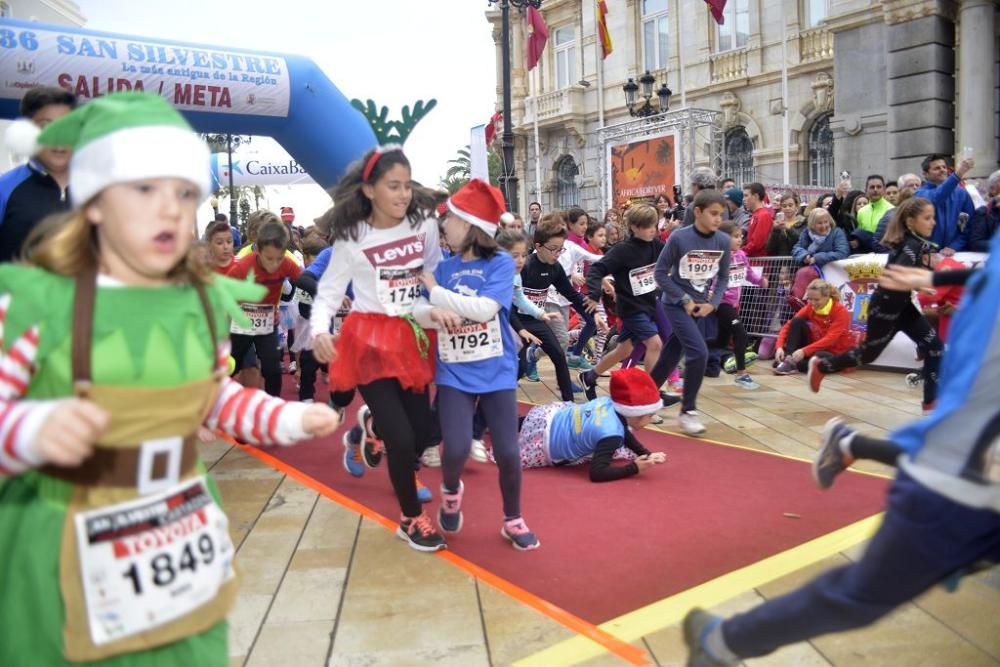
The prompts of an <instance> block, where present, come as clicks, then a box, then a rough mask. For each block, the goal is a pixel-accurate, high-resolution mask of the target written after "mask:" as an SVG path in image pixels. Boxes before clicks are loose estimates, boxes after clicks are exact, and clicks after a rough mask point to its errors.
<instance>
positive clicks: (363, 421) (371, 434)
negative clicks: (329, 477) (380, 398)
mask: <svg viewBox="0 0 1000 667" xmlns="http://www.w3.org/2000/svg"><path fill="white" fill-rule="evenodd" d="M358 426H360V427H361V430H362V431H364V434H365V438H364V447H362V448H361V453H362V455H363V456H364V459H365V465H366V466H368V467H369V468H376V467H378V464H379V463H382V454H383V452H385V444H384V443H383V442H382V441H381V440H380V439H379V438H378V436H376V435H375V421H374V420H373V419H372V412H371V410H369V409H368V406H367V405H362V406H361V407H360V408H358Z"/></svg>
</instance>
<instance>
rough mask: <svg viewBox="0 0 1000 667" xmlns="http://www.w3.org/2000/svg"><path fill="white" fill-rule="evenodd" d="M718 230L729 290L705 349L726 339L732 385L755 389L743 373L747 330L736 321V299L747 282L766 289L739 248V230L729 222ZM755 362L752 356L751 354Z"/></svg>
mask: <svg viewBox="0 0 1000 667" xmlns="http://www.w3.org/2000/svg"><path fill="white" fill-rule="evenodd" d="M719 231H721V232H722V233H723V234H726V235H727V236H729V237H730V238H731V239H732V240H731V242H730V246H729V251H730V252H731V253H732V259H731V260H730V264H729V287H728V288H727V289H726V292H725V294H723V295H722V301H720V302H719V307H718V309H717V310H716V311H715V316H716V319H717V320H718V333H717V334H716V337H715V340H714V341H712V342H710V343H709V347H715V348H722V347H727V346H728V345H729V340H730V339H732V341H733V357H734V358H735V360H736V380H735V382H736V384H738V385H739V386H741V387H743V388H744V389H759V388H760V385H759V384H757V383H756V382H754V381H753V378H752V377H750V374H749V373H747V370H746V369H747V343H748V341H749V338H748V337H747V330H746V328H745V327H744V326H743V322H742V320H740V312H739V310H740V296H741V295H742V294H743V286H744V285H745V284H746V283H747V282H749V283H750V284H752V285H757V286H759V287H762V288H764V289H767V278H765V277H764V276H763V275H761V273H760V271H758V270H757V269H755V268H753V267H752V266H750V262H749V261H747V255H746V253H745V252H743V250H741V248H740V246H741V245H742V244H743V230H742V229H740V226H739V225H737V224H736V223H735V222H732V221H731V220H724V221H723V222H722V224H721V225H719ZM717 282H718V278H716V281H715V283H713V284H712V290H711V293H712V294H713V295H714V292H715V290H716V289H717V285H716V283H717ZM754 359H756V355H754Z"/></svg>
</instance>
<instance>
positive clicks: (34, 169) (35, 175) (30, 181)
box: [0, 161, 69, 262]
mask: <svg viewBox="0 0 1000 667" xmlns="http://www.w3.org/2000/svg"><path fill="white" fill-rule="evenodd" d="M68 208H69V197H68V195H67V192H66V191H64V190H63V189H62V188H60V187H59V184H58V183H56V181H55V179H54V178H52V177H51V176H49V175H48V173H47V172H46V171H45V169H44V168H43V167H42V166H41V165H40V164H38V163H37V162H34V161H32V162H30V163H28V164H22V165H20V166H18V167H14V168H13V169H11V170H10V171H8V172H7V173H6V174H4V175H3V176H0V262H10V261H13V260H15V259H17V257H18V256H19V255H20V254H21V250H22V249H23V247H24V241H25V239H27V238H28V234H30V233H31V230H33V229H34V228H35V227H36V226H37V225H38V223H39V222H41V221H42V220H43V219H44V218H45V217H47V216H49V215H51V214H53V213H59V212H61V211H65V210H67V209H68Z"/></svg>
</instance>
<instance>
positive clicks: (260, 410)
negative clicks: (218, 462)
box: [205, 341, 309, 445]
mask: <svg viewBox="0 0 1000 667" xmlns="http://www.w3.org/2000/svg"><path fill="white" fill-rule="evenodd" d="M219 360H220V367H221V368H225V367H226V366H227V364H228V361H229V342H228V341H227V342H226V343H224V344H223V345H220V347H219ZM308 407H309V406H308V405H306V404H304V403H298V402H290V401H285V400H282V399H280V398H275V397H274V396H269V395H268V394H266V393H264V392H263V391H261V390H260V389H252V388H249V387H244V386H243V385H241V384H239V383H238V382H236V381H234V380H233V379H232V378H228V377H227V378H226V379H225V380H224V381H223V383H222V391H221V392H220V393H219V398H218V399H217V400H216V402H215V406H214V407H213V408H212V411H211V412H210V413H209V415H208V418H207V419H206V420H205V426H207V427H208V428H210V429H213V430H219V431H222V432H223V433H225V434H227V435H229V436H232V437H233V438H235V439H237V440H239V441H240V442H244V443H247V444H251V445H291V444H294V443H295V442H297V441H299V440H304V439H305V438H307V437H308V436H309V434H308V433H306V432H305V431H304V430H303V429H302V416H303V413H304V412H305V411H306V408H308Z"/></svg>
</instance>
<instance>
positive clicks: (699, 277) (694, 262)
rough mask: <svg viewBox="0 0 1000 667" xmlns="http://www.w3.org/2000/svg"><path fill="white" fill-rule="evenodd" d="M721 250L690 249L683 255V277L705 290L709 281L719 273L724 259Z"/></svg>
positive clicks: (693, 285)
mask: <svg viewBox="0 0 1000 667" xmlns="http://www.w3.org/2000/svg"><path fill="white" fill-rule="evenodd" d="M722 255H723V252H722V251H721V250H690V251H688V252H687V253H686V254H685V255H684V256H683V257H681V261H680V265H679V267H678V268H679V272H680V276H681V278H683V279H685V280H688V281H690V282H691V286H692V287H694V288H695V289H697V290H700V291H704V289H705V286H706V285H707V284H708V281H709V280H711V279H712V278H714V277H715V276H716V275H717V274H718V273H719V262H721V261H722Z"/></svg>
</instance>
